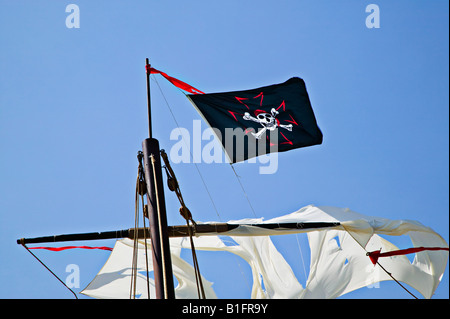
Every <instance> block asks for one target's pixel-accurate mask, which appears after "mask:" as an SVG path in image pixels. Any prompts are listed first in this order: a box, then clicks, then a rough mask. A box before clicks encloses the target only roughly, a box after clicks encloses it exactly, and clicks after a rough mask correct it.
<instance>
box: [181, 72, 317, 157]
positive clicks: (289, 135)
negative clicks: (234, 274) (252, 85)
mask: <svg viewBox="0 0 450 319" xmlns="http://www.w3.org/2000/svg"><path fill="white" fill-rule="evenodd" d="M187 96H188V98H189V99H190V100H191V101H192V103H193V104H194V106H195V107H196V108H197V110H198V111H199V113H200V114H201V115H202V116H203V118H204V119H205V120H206V121H207V123H208V124H209V125H210V126H211V127H212V128H213V129H214V130H215V132H216V135H217V137H218V138H219V139H220V141H221V142H222V145H223V147H224V149H225V152H226V154H227V156H228V158H229V160H230V161H231V162H232V163H236V162H240V161H244V160H247V159H249V158H252V157H255V156H258V155H262V154H266V153H271V152H285V151H288V150H291V149H295V148H300V147H305V146H311V145H316V144H321V143H322V138H323V136H322V132H321V131H320V129H319V127H318V126H317V123H316V118H315V116H314V112H313V110H312V107H311V103H310V100H309V96H308V92H307V91H306V86H305V82H304V81H303V80H302V79H300V78H297V77H295V78H291V79H289V80H288V81H286V82H284V83H281V84H275V85H270V86H265V87H261V88H257V89H252V90H245V91H234V92H225V93H211V94H188V95H187ZM230 134H231V135H230Z"/></svg>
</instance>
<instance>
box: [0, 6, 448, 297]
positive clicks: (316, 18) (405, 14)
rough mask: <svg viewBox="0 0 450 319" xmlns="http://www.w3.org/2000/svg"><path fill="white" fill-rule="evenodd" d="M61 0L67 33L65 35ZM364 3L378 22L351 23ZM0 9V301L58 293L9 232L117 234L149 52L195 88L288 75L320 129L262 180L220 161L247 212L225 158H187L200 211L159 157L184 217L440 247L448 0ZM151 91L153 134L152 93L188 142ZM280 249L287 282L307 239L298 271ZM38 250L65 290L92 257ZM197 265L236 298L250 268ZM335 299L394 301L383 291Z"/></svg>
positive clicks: (84, 279) (141, 119)
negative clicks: (375, 232) (334, 216)
mask: <svg viewBox="0 0 450 319" xmlns="http://www.w3.org/2000/svg"><path fill="white" fill-rule="evenodd" d="M71 3H74V4H77V5H78V6H79V9H80V28H71V29H69V28H67V27H66V17H67V16H68V15H69V13H66V12H65V9H66V6H67V5H69V4H71ZM370 3H375V4H377V5H378V6H379V9H380V28H372V29H369V28H367V26H366V23H365V21H366V17H367V16H368V15H369V13H366V12H365V9H366V6H367V5H369V4H370ZM0 8H1V9H0V43H1V47H2V49H1V50H0V74H1V75H0V149H1V154H0V163H1V169H0V194H1V196H0V225H1V226H0V227H1V232H0V239H1V240H2V243H3V248H2V250H1V252H0V260H1V261H2V267H1V270H0V283H1V285H0V298H72V295H71V294H70V293H69V292H68V291H67V290H65V288H64V287H63V286H62V285H61V284H60V283H59V282H57V281H56V280H55V279H54V278H53V277H52V276H51V275H50V274H49V273H48V272H47V271H46V270H45V269H44V268H43V267H42V266H41V265H40V264H38V263H37V262H36V261H35V260H34V259H33V258H32V257H31V256H30V255H29V254H28V253H27V252H26V251H25V250H24V249H23V248H21V247H20V246H18V245H17V244H16V243H15V241H16V239H17V238H20V237H34V236H42V235H52V234H63V233H76V232H91V231H104V230H115V229H123V228H128V227H132V226H133V218H134V186H135V179H136V172H137V160H136V154H137V151H139V150H140V149H141V142H142V140H144V139H145V138H146V137H147V134H148V133H147V106H146V87H145V70H144V65H145V58H147V57H148V58H149V59H150V61H151V64H152V65H153V66H154V67H155V68H157V69H160V70H162V71H164V72H166V73H168V74H169V75H172V76H174V77H177V78H179V79H182V80H183V81H186V82H187V83H189V84H191V85H193V86H195V87H196V88H198V89H200V90H202V91H204V92H207V93H209V92H222V91H229V90H242V89H250V88H256V87H259V86H264V85H270V84H274V83H281V82H284V81H286V80H287V79H289V78H290V77H292V76H298V77H301V78H303V79H304V80H305V82H306V86H307V89H308V92H309V95H310V99H311V102H312V105H313V108H314V112H315V115H316V118H317V122H318V124H319V126H320V128H321V130H322V132H323V134H324V141H323V144H322V145H320V146H314V147H310V148H304V149H298V150H294V151H290V152H285V153H281V154H279V157H278V159H279V167H278V171H277V173H276V174H273V175H261V174H259V171H258V165H255V164H248V163H240V164H236V165H235V166H234V167H235V170H236V172H237V174H238V175H239V176H240V178H241V179H240V180H241V182H242V184H243V186H244V189H245V191H246V193H247V195H248V198H249V200H250V202H251V205H252V206H253V209H254V211H255V213H254V212H253V211H252V209H251V208H250V206H249V203H248V202H247V199H246V197H245V196H244V195H243V193H242V189H241V188H240V185H239V183H238V180H237V178H236V176H235V175H234V172H233V171H232V169H231V168H230V165H229V164H226V163H223V164H206V163H199V164H198V168H199V170H200V171H201V174H202V177H203V179H204V180H205V183H206V184H207V186H208V190H209V192H210V194H211V197H212V199H213V201H214V205H213V204H212V202H211V200H210V197H209V196H208V193H207V192H206V190H205V188H204V186H203V183H202V180H201V178H200V177H199V174H198V172H197V169H196V167H195V166H194V165H193V164H192V163H181V164H175V165H174V166H173V168H174V170H175V173H176V175H177V177H178V179H179V181H180V184H181V187H182V189H181V190H182V193H183V196H184V199H185V201H186V203H187V205H188V207H189V208H190V210H191V211H192V213H193V217H194V219H195V220H198V221H208V220H219V219H220V220H221V221H227V220H231V219H241V218H246V217H255V216H258V217H264V218H266V219H269V218H272V217H275V216H280V215H283V214H287V213H290V212H293V211H296V210H298V209H299V208H301V207H303V206H306V205H309V204H314V205H317V206H320V205H329V206H338V207H349V208H351V209H352V210H355V211H357V212H360V213H362V214H366V215H374V216H382V217H386V218H390V219H413V220H418V221H420V222H422V223H423V224H425V225H427V226H430V227H431V228H433V229H434V230H435V231H436V232H438V233H439V234H441V235H442V236H443V238H444V239H445V240H446V241H447V242H448V240H449V219H448V217H449V197H448V193H449V179H448V177H449V171H448V167H449V165H448V164H449V157H448V155H449V149H448V146H449V140H448V136H449V122H448V118H449V113H448V110H449V109H448V102H449V94H448V86H449V83H448V82H449V80H448V79H449V77H448V75H449V74H448V70H449V65H448V58H449V45H448V21H449V19H448V9H449V8H448V2H447V1H443V0H436V1H422V0H418V1H400V0H396V1H384V0H377V1H373V2H369V1H360V0H355V1H352V0H349V1H331V0H328V1H325V0H324V1H312V0H304V1H246V2H243V1H226V2H225V1H221V2H218V1H189V2H186V1H142V2H137V1H136V2H133V3H132V4H131V3H130V2H124V1H72V2H70V1H66V2H61V1H49V0H45V1H38V2H37V1H12V0H11V1H9V0H8V1H7V0H0ZM156 81H157V82H156ZM151 83H152V84H151V85H152V106H153V118H154V121H153V132H154V135H155V137H156V138H158V139H159V141H160V144H161V147H162V148H165V149H166V150H170V148H171V147H172V146H173V145H174V143H175V141H173V140H170V133H171V132H172V130H173V129H174V128H176V124H175V122H174V120H173V118H172V115H171V113H170V111H169V110H168V108H167V106H166V100H167V101H168V103H169V105H170V108H171V109H172V112H173V113H174V114H175V116H176V119H177V122H178V123H179V125H180V126H181V127H184V128H186V129H188V130H190V131H191V132H192V125H193V120H200V119H201V117H200V115H199V114H198V113H197V112H196V111H195V109H194V108H193V107H192V106H191V104H190V103H189V101H188V100H187V99H186V98H185V96H184V94H183V93H181V92H180V91H179V90H178V89H176V88H174V87H173V86H172V85H171V84H170V83H168V82H167V81H165V80H164V79H163V78H162V77H160V76H155V77H154V78H152V82H151ZM158 84H159V86H160V87H161V89H162V91H163V92H164V96H163V95H162V94H161V92H160V91H159V87H158ZM205 128H206V124H205V123H204V122H202V130H204V129H205ZM166 202H167V210H168V222H169V224H171V225H172V224H183V220H182V219H181V217H180V216H179V214H178V206H179V204H178V201H177V199H176V197H175V196H174V194H172V193H169V192H168V191H167V190H166ZM214 206H215V207H216V208H217V211H216V210H215V208H214ZM286 240H287V242H286V243H284V242H283V241H284V239H279V238H277V239H276V241H280V242H279V243H277V242H276V244H277V247H279V249H280V251H282V252H283V253H285V255H286V259H288V261H292V263H294V264H295V265H294V266H293V269H294V271H295V273H296V274H298V277H299V280H300V282H302V283H303V282H304V281H305V272H307V267H308V258H309V257H308V254H307V250H308V248H307V246H304V245H305V244H306V241H305V240H304V238H303V237H300V239H299V241H300V243H301V244H302V245H303V246H302V247H304V248H302V254H303V257H304V261H305V263H306V271H305V270H304V269H303V266H302V262H301V258H300V257H299V251H298V247H297V243H296V241H297V240H296V238H294V239H292V238H291V239H286ZM289 240H291V241H290V242H289ZM75 244H77V243H75ZM83 244H86V243H83ZM89 244H92V245H95V246H97V245H107V246H112V245H113V244H114V242H113V241H104V242H94V243H89ZM278 245H279V246H278ZM405 245H407V244H405ZM404 248H406V247H404ZM37 254H38V255H39V257H40V258H42V260H44V261H45V262H46V264H47V265H48V266H49V267H50V268H51V269H52V270H53V271H55V272H56V273H58V274H59V275H60V276H61V277H62V278H64V277H65V276H67V275H68V273H67V272H66V267H67V265H70V264H76V265H78V266H79V268H80V281H81V283H80V288H79V289H75V291H77V292H78V291H80V290H81V289H82V288H83V287H85V286H86V285H87V284H88V283H89V282H90V281H91V279H92V278H93V277H94V276H95V274H96V273H97V272H98V270H99V269H100V268H101V266H102V265H103V263H104V262H105V261H106V259H107V256H108V252H105V251H85V250H74V251H65V252H60V253H55V252H47V251H38V252H37ZM200 258H201V259H200V267H201V270H202V273H204V275H205V276H206V277H207V278H208V279H209V280H211V281H215V283H216V284H215V285H217V291H218V295H219V297H223V298H235V297H236V298H243V297H245V296H246V295H249V290H248V287H247V285H246V284H245V280H242V277H238V278H237V279H236V281H235V283H234V284H233V285H229V280H225V281H224V280H223V279H221V278H222V277H225V276H224V274H225V275H228V274H230V276H231V275H232V274H234V273H237V274H239V276H241V275H242V274H241V273H244V275H245V274H248V269H246V268H245V265H243V264H242V263H240V262H239V261H238V260H235V259H233V258H231V259H226V258H224V259H223V260H222V259H218V258H219V257H216V256H211V253H205V254H203V255H200ZM220 258H221V257H220ZM219 260H220V261H219ZM218 264H220V265H222V266H221V267H218V266H217V265H218ZM210 278H211V279H210ZM448 282H449V281H448V266H447V270H446V272H445V274H444V277H443V280H442V283H441V285H440V287H439V288H438V289H437V291H436V295H435V298H448V297H449V295H448V291H449V285H448ZM347 297H349V298H409V295H407V294H406V293H405V292H404V291H403V290H402V289H401V288H399V287H398V286H397V285H396V284H395V283H393V284H391V283H382V284H381V287H380V288H376V289H367V288H363V289H361V290H358V291H356V292H354V293H351V294H349V295H348V296H347Z"/></svg>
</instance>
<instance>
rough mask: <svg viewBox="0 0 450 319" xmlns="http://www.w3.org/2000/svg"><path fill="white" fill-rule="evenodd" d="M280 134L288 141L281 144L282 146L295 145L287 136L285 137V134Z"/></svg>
mask: <svg viewBox="0 0 450 319" xmlns="http://www.w3.org/2000/svg"><path fill="white" fill-rule="evenodd" d="M280 134H281V135H282V136H283V137H284V139H285V140H286V142H283V143H280V144H290V145H293V144H294V143H292V142H291V141H290V140H289V139H288V138H287V137H286V136H284V134H283V133H281V132H280Z"/></svg>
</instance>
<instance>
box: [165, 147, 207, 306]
mask: <svg viewBox="0 0 450 319" xmlns="http://www.w3.org/2000/svg"><path fill="white" fill-rule="evenodd" d="M161 157H162V159H163V161H164V164H165V165H164V166H163V167H164V169H165V171H166V175H167V184H168V187H169V190H170V191H172V192H175V194H176V195H177V197H178V200H179V201H180V204H181V207H180V215H181V216H182V217H183V218H184V219H185V220H186V225H187V229H188V232H189V240H190V244H191V251H192V260H193V263H194V271H195V281H196V284H197V293H198V296H199V298H200V299H205V298H206V295H205V290H204V288H203V281H202V277H201V274H200V267H199V264H198V259H197V253H196V252H195V245H194V239H193V235H194V233H195V227H196V225H197V224H196V223H195V221H194V219H193V218H192V214H191V212H190V211H189V208H187V207H186V204H185V203H184V199H183V195H181V190H180V186H179V184H178V181H177V178H176V176H175V173H174V171H173V169H172V166H171V165H170V162H169V158H168V157H167V154H166V152H165V151H164V150H161ZM191 224H192V226H191Z"/></svg>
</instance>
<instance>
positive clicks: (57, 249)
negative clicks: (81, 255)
mask: <svg viewBox="0 0 450 319" xmlns="http://www.w3.org/2000/svg"><path fill="white" fill-rule="evenodd" d="M74 248H82V249H101V250H110V251H111V250H113V249H112V248H110V247H90V246H63V247H30V248H29V249H46V250H51V251H62V250H66V249H74Z"/></svg>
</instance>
